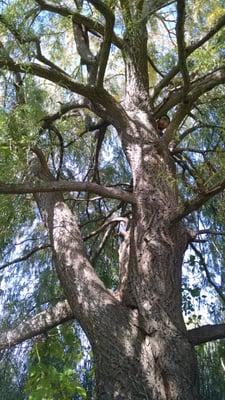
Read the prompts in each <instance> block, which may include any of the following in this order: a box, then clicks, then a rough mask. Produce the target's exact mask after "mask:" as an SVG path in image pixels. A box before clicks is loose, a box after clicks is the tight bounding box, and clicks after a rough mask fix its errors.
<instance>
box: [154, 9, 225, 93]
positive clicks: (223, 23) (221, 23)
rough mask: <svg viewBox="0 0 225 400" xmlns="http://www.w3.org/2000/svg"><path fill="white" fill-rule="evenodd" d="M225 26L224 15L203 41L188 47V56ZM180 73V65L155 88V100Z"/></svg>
mask: <svg viewBox="0 0 225 400" xmlns="http://www.w3.org/2000/svg"><path fill="white" fill-rule="evenodd" d="M224 26H225V15H222V17H220V18H219V19H218V21H217V23H216V24H215V25H214V26H213V27H212V28H211V29H210V31H209V32H208V33H207V34H206V35H205V36H203V38H202V39H200V40H198V41H197V42H195V43H193V44H191V45H190V46H187V48H186V56H187V57H189V56H190V55H191V54H192V53H193V52H194V51H195V50H197V49H198V48H199V47H201V46H202V45H203V44H205V43H206V42H207V41H208V40H209V39H211V38H212V37H213V36H214V35H215V34H216V33H217V32H219V30H220V29H221V28H223V27H224ZM179 71H180V64H179V63H178V64H176V65H175V66H174V67H173V68H172V69H171V70H170V71H169V72H168V74H167V75H166V76H165V77H164V78H163V79H162V80H161V81H160V82H159V83H158V85H157V86H156V87H155V90H154V95H153V99H155V98H156V97H157V96H158V95H159V93H160V92H161V90H162V89H163V88H165V87H166V86H167V85H168V84H169V82H170V81H171V80H172V79H173V78H174V77H175V76H176V75H177V73H178V72H179Z"/></svg>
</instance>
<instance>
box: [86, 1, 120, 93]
mask: <svg viewBox="0 0 225 400" xmlns="http://www.w3.org/2000/svg"><path fill="white" fill-rule="evenodd" d="M89 2H90V3H91V4H93V6H94V7H95V8H96V9H97V10H98V11H99V12H100V13H101V14H102V15H104V18H105V28H104V39H103V43H102V47H101V50H100V56H99V68H98V75H97V86H100V87H101V86H103V80H104V76H105V70H106V67H107V63H108V58H109V54H110V47H111V42H112V36H113V28H114V23H115V16H114V14H113V12H112V11H111V9H110V8H109V7H108V6H107V5H106V4H104V3H103V2H101V1H100V0H89Z"/></svg>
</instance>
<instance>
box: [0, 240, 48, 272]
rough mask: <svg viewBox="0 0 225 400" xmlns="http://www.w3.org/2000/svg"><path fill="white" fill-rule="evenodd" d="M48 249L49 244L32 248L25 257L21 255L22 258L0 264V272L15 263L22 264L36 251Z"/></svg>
mask: <svg viewBox="0 0 225 400" xmlns="http://www.w3.org/2000/svg"><path fill="white" fill-rule="evenodd" d="M49 247H51V245H50V244H45V245H43V246H37V247H34V248H33V249H32V250H30V251H29V252H28V253H26V254H25V255H23V256H21V257H18V258H15V259H14V260H12V261H8V262H6V263H4V264H2V265H1V266H0V270H2V269H4V268H6V267H9V266H10V265H13V264H17V263H20V262H22V261H25V260H27V259H28V258H30V257H31V256H32V255H33V254H35V253H37V252H38V251H40V250H44V249H47V248H49Z"/></svg>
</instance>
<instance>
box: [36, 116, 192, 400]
mask: <svg viewBox="0 0 225 400" xmlns="http://www.w3.org/2000/svg"><path fill="white" fill-rule="evenodd" d="M131 135H132V137H133V141H132V142H131V143H130V142H129V144H128V143H127V141H126V138H127V137H131ZM154 136H156V133H155V131H154V127H153V126H152V137H154ZM140 137H141V139H140ZM152 137H151V136H150V135H149V131H146V129H143V126H142V125H140V124H139V123H138V122H136V124H134V123H133V122H132V123H130V125H129V128H128V130H127V132H125V134H124V131H123V138H125V139H124V146H125V147H126V148H125V151H126V154H127V157H128V159H129V162H130V165H131V168H132V172H133V179H134V183H133V185H134V198H135V201H134V203H135V205H134V209H133V216H132V223H131V232H130V235H129V238H128V240H130V243H129V246H128V247H129V250H128V252H127V251H125V253H124V254H125V258H126V259H127V258H128V262H127V267H126V262H125V267H126V268H127V270H126V273H125V274H124V273H123V285H122V286H121V288H120V293H119V296H118V294H117V295H115V296H114V294H113V293H111V292H109V291H108V290H106V289H105V287H104V285H103V283H102V282H101V280H100V279H99V278H98V277H97V275H96V274H95V271H94V270H93V268H92V266H91V264H90V262H89V260H88V259H87V256H86V254H85V250H84V247H83V242H82V239H81V235H80V231H79V228H78V224H77V221H76V218H75V217H74V215H73V214H72V212H71V211H70V209H69V208H68V206H67V205H66V204H65V203H64V201H63V196H62V195H61V194H60V193H43V194H36V195H35V196H36V200H37V203H38V205H39V208H40V210H41V213H42V216H43V218H44V220H45V223H46V225H47V227H48V229H49V233H50V240H51V245H52V247H53V252H54V259H55V264H56V269H57V272H58V276H59V279H60V281H61V284H62V287H63V288H64V291H65V296H66V298H67V299H68V302H69V304H70V307H71V310H72V313H73V314H74V315H76V318H77V319H78V321H79V322H80V324H81V326H82V327H83V329H84V330H85V332H86V334H87V336H88V338H89V340H90V342H91V344H92V346H93V353H94V358H95V363H96V385H97V395H98V399H100V400H101V399H104V400H107V399H131V400H133V399H165V400H166V399H171V400H172V399H182V400H186V399H188V400H190V399H196V398H197V393H198V379H197V368H196V360H195V354H194V351H193V348H192V345H191V344H190V342H189V341H188V339H187V332H186V328H185V325H184V321H183V317H182V313H181V266H182V261H183V254H184V252H185V249H186V245H187V241H188V236H187V234H186V232H185V229H184V228H183V227H182V225H181V224H180V223H175V224H172V225H171V222H170V221H171V215H172V214H173V213H174V212H175V210H176V208H177V202H178V200H177V192H176V187H175V181H174V176H173V174H174V169H173V166H172V164H171V160H170V158H169V156H168V152H167V151H166V149H165V148H164V147H163V144H159V142H158V139H155V141H154V142H153V141H152ZM37 154H38V152H37ZM38 155H39V159H40V163H39V164H41V165H39V166H38V169H37V170H38V171H37V174H38V176H39V178H42V179H44V180H46V179H47V180H48V181H50V182H51V181H52V180H53V177H52V176H51V174H50V173H49V171H48V169H47V165H46V164H45V163H44V162H43V160H42V157H40V154H38ZM125 247H126V246H125Z"/></svg>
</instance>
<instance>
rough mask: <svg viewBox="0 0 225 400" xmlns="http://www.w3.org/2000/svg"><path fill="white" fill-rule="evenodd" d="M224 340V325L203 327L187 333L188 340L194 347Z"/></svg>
mask: <svg viewBox="0 0 225 400" xmlns="http://www.w3.org/2000/svg"><path fill="white" fill-rule="evenodd" d="M224 338H225V324H217V325H205V326H200V327H199V328H194V329H190V330H189V331H188V339H189V341H190V342H191V343H192V344H193V345H194V346H197V345H199V344H202V343H207V342H211V341H212V340H217V339H224Z"/></svg>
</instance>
